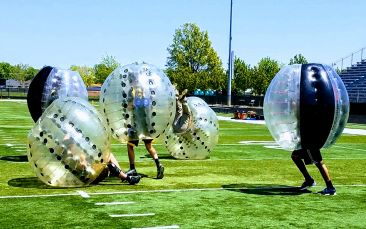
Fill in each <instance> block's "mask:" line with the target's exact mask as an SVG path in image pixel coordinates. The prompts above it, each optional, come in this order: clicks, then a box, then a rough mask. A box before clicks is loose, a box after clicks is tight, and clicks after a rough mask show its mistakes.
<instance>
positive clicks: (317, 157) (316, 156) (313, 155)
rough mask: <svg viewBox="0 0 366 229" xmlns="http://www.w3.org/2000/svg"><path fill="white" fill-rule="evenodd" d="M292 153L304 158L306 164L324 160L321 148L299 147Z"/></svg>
mask: <svg viewBox="0 0 366 229" xmlns="http://www.w3.org/2000/svg"><path fill="white" fill-rule="evenodd" d="M292 155H296V156H298V157H300V158H301V159H302V160H304V162H305V165H310V164H313V163H314V164H315V163H318V162H320V161H322V160H323V158H322V155H321V154H320V150H318V149H316V150H305V149H298V150H294V151H293V152H292Z"/></svg>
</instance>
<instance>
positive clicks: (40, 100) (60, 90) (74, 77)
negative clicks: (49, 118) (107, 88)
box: [27, 66, 88, 122]
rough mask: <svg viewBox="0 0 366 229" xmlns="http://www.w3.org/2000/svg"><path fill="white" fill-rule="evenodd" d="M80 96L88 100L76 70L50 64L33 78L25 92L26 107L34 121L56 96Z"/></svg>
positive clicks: (84, 87)
mask: <svg viewBox="0 0 366 229" xmlns="http://www.w3.org/2000/svg"><path fill="white" fill-rule="evenodd" d="M65 97H80V98H82V99H85V100H88V92H87V90H86V86H85V84H84V82H83V80H82V78H81V76H80V75H79V73H78V72H75V71H70V70H62V69H58V68H54V67H50V66H46V67H44V68H42V69H41V70H40V71H39V72H38V73H37V74H36V76H35V77H34V78H33V80H32V82H31V84H30V85H29V89H28V94H27V103H28V109H29V112H30V114H31V116H32V119H33V120H34V122H36V121H37V120H38V118H39V117H41V115H42V113H43V111H44V110H45V109H46V108H47V107H48V106H49V105H50V104H51V103H52V102H53V101H54V100H55V99H57V98H65Z"/></svg>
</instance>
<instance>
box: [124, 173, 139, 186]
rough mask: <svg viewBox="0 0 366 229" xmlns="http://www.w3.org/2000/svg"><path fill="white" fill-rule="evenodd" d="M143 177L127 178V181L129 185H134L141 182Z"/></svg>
mask: <svg viewBox="0 0 366 229" xmlns="http://www.w3.org/2000/svg"><path fill="white" fill-rule="evenodd" d="M140 179H141V177H140V176H138V175H137V176H131V175H130V176H127V179H126V180H127V181H128V183H129V184H131V185H134V184H137V183H139V182H140Z"/></svg>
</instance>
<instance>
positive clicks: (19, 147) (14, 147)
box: [11, 146, 27, 149]
mask: <svg viewBox="0 0 366 229" xmlns="http://www.w3.org/2000/svg"><path fill="white" fill-rule="evenodd" d="M11 148H13V149H27V147H26V146H13V147H11Z"/></svg>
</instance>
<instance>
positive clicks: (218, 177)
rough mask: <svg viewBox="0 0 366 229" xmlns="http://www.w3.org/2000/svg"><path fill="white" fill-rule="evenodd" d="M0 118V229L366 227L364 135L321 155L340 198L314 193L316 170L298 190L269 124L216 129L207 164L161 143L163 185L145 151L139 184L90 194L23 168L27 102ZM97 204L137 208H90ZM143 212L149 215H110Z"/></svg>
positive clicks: (116, 148) (119, 148)
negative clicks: (311, 183)
mask: <svg viewBox="0 0 366 229" xmlns="http://www.w3.org/2000/svg"><path fill="white" fill-rule="evenodd" d="M0 114H1V118H0V206H1V207H0V215H1V217H0V228H29V227H35V228H143V227H157V226H161V227H163V226H174V225H176V226H179V227H180V228H268V227H269V228H332V227H333V228H365V227H366V218H365V215H366V208H365V206H366V205H365V204H366V176H365V165H366V136H361V135H346V134H344V135H342V136H341V138H340V139H339V140H338V142H337V143H336V144H335V145H334V146H332V147H331V148H329V149H324V150H322V152H323V158H324V161H325V163H326V165H327V167H328V168H329V170H330V175H331V177H332V178H333V182H334V184H335V186H336V188H337V195H336V196H320V195H318V194H316V192H317V191H320V190H322V189H323V188H324V182H323V181H322V178H321V176H320V174H319V172H318V171H317V169H316V167H315V166H308V169H309V172H310V173H311V174H312V175H313V177H314V178H315V180H316V181H317V183H318V185H317V186H315V187H313V188H312V189H311V191H309V192H299V191H298V190H297V189H296V188H294V187H295V186H298V185H300V184H301V183H302V180H303V178H302V176H301V174H300V173H299V172H298V171H297V169H296V167H295V165H294V164H293V163H292V161H291V159H290V152H287V151H284V150H281V149H276V148H273V146H275V145H274V144H273V139H272V137H271V136H270V134H269V132H268V130H267V129H266V127H265V125H255V124H245V123H233V122H227V121H220V138H219V143H218V145H217V146H216V147H215V148H214V151H213V152H212V154H211V155H210V159H208V160H191V161H181V160H175V159H173V158H172V157H171V156H170V155H168V154H167V151H166V149H165V148H164V146H163V145H162V144H160V142H159V141H157V142H156V144H155V146H156V149H157V150H158V152H159V157H160V158H161V161H162V163H163V164H164V166H165V169H166V170H165V171H166V172H165V177H164V179H162V180H156V179H154V177H155V176H156V169H155V164H154V162H153V160H152V159H151V158H150V157H149V156H148V155H147V154H146V151H145V148H144V147H143V146H141V147H138V148H137V150H136V166H137V170H138V172H139V173H141V174H143V175H144V177H143V178H142V180H141V182H140V183H139V184H138V185H135V186H131V185H128V184H126V183H121V182H120V181H119V180H118V179H115V178H108V179H106V180H105V181H103V182H101V183H100V184H98V185H91V186H88V187H82V188H52V187H49V186H47V185H45V184H43V183H42V182H41V181H39V180H38V179H37V178H36V176H35V173H34V172H33V170H32V168H31V166H30V165H29V164H28V162H27V158H26V142H27V134H28V132H29V130H30V129H31V128H32V126H33V121H32V119H31V118H30V115H29V114H28V110H27V106H26V103H25V102H24V101H23V102H21V101H20V102H14V101H0ZM348 126H352V127H354V126H357V128H359V129H365V125H356V124H348ZM348 126H347V127H348ZM112 151H113V153H114V154H115V155H116V157H117V159H118V160H119V161H120V165H121V166H122V168H127V167H128V158H127V153H126V145H125V144H121V143H118V142H117V141H115V140H114V141H113V142H112ZM78 191H84V192H86V193H87V194H89V196H90V197H89V198H83V197H82V196H81V195H80V193H78ZM101 202H133V203H132V204H126V205H111V206H103V205H96V203H101ZM145 213H153V214H154V215H152V216H139V217H137V216H135V217H134V216H129V217H117V218H114V217H111V216H110V215H112V214H145Z"/></svg>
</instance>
